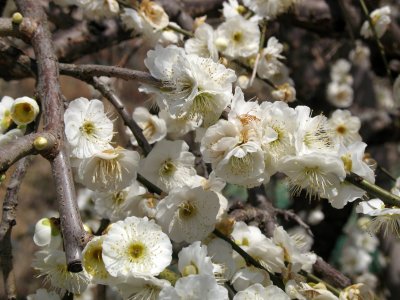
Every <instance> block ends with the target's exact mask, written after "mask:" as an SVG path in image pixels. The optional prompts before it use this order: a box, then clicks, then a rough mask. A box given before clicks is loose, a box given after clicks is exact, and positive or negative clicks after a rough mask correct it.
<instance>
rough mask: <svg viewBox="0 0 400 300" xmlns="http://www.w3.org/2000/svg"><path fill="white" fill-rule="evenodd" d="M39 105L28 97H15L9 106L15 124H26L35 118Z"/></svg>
mask: <svg viewBox="0 0 400 300" xmlns="http://www.w3.org/2000/svg"><path fill="white" fill-rule="evenodd" d="M38 113H39V105H38V104H37V102H36V101H35V100H33V99H32V98H29V97H22V98H18V99H15V101H14V103H13V105H12V107H11V118H12V119H13V121H14V122H15V123H16V124H17V125H26V124H29V123H31V122H32V121H34V120H35V119H36V116H37V115H38Z"/></svg>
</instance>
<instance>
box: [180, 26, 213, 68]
mask: <svg viewBox="0 0 400 300" xmlns="http://www.w3.org/2000/svg"><path fill="white" fill-rule="evenodd" d="M214 40H215V37H214V29H213V28H212V27H211V26H210V25H208V24H207V23H203V24H201V25H200V26H199V27H198V28H197V29H196V31H195V32H194V37H193V38H191V39H188V40H187V41H186V43H185V51H186V53H188V54H196V55H198V56H200V57H206V58H208V57H209V58H212V60H213V61H215V62H216V61H218V49H217V47H216V46H215V42H214Z"/></svg>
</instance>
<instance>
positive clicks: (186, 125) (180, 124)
mask: <svg viewBox="0 0 400 300" xmlns="http://www.w3.org/2000/svg"><path fill="white" fill-rule="evenodd" d="M158 116H159V117H160V119H163V120H164V121H165V124H166V126H167V134H168V138H169V139H173V140H174V139H178V138H180V137H182V136H184V135H185V134H186V133H188V132H189V131H192V130H195V129H196V128H197V127H199V126H200V124H199V122H197V121H196V120H193V119H190V118H186V117H185V116H181V117H173V116H171V114H170V113H169V112H168V111H166V110H161V111H160V112H159V113H158Z"/></svg>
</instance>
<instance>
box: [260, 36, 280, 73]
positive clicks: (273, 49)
mask: <svg viewBox="0 0 400 300" xmlns="http://www.w3.org/2000/svg"><path fill="white" fill-rule="evenodd" d="M282 51H283V45H282V44H281V43H279V41H278V39H277V38H276V37H273V36H272V37H270V38H269V39H268V42H267V47H266V48H264V49H263V50H262V51H261V53H260V61H259V63H258V66H257V74H258V75H259V76H260V77H261V78H266V79H270V78H272V77H273V76H274V75H276V74H278V73H279V72H280V71H281V69H282V65H283V63H282V62H281V61H280V60H282V59H284V58H285V57H284V56H283V55H282V54H281V53H282Z"/></svg>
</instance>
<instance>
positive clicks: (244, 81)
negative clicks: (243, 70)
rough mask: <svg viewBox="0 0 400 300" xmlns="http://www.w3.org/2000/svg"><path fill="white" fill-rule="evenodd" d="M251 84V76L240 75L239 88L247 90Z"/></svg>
mask: <svg viewBox="0 0 400 300" xmlns="http://www.w3.org/2000/svg"><path fill="white" fill-rule="evenodd" d="M249 82H250V78H249V76H246V75H240V76H239V77H238V79H237V84H238V85H239V87H240V88H241V89H242V90H245V89H247V87H248V86H249Z"/></svg>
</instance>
